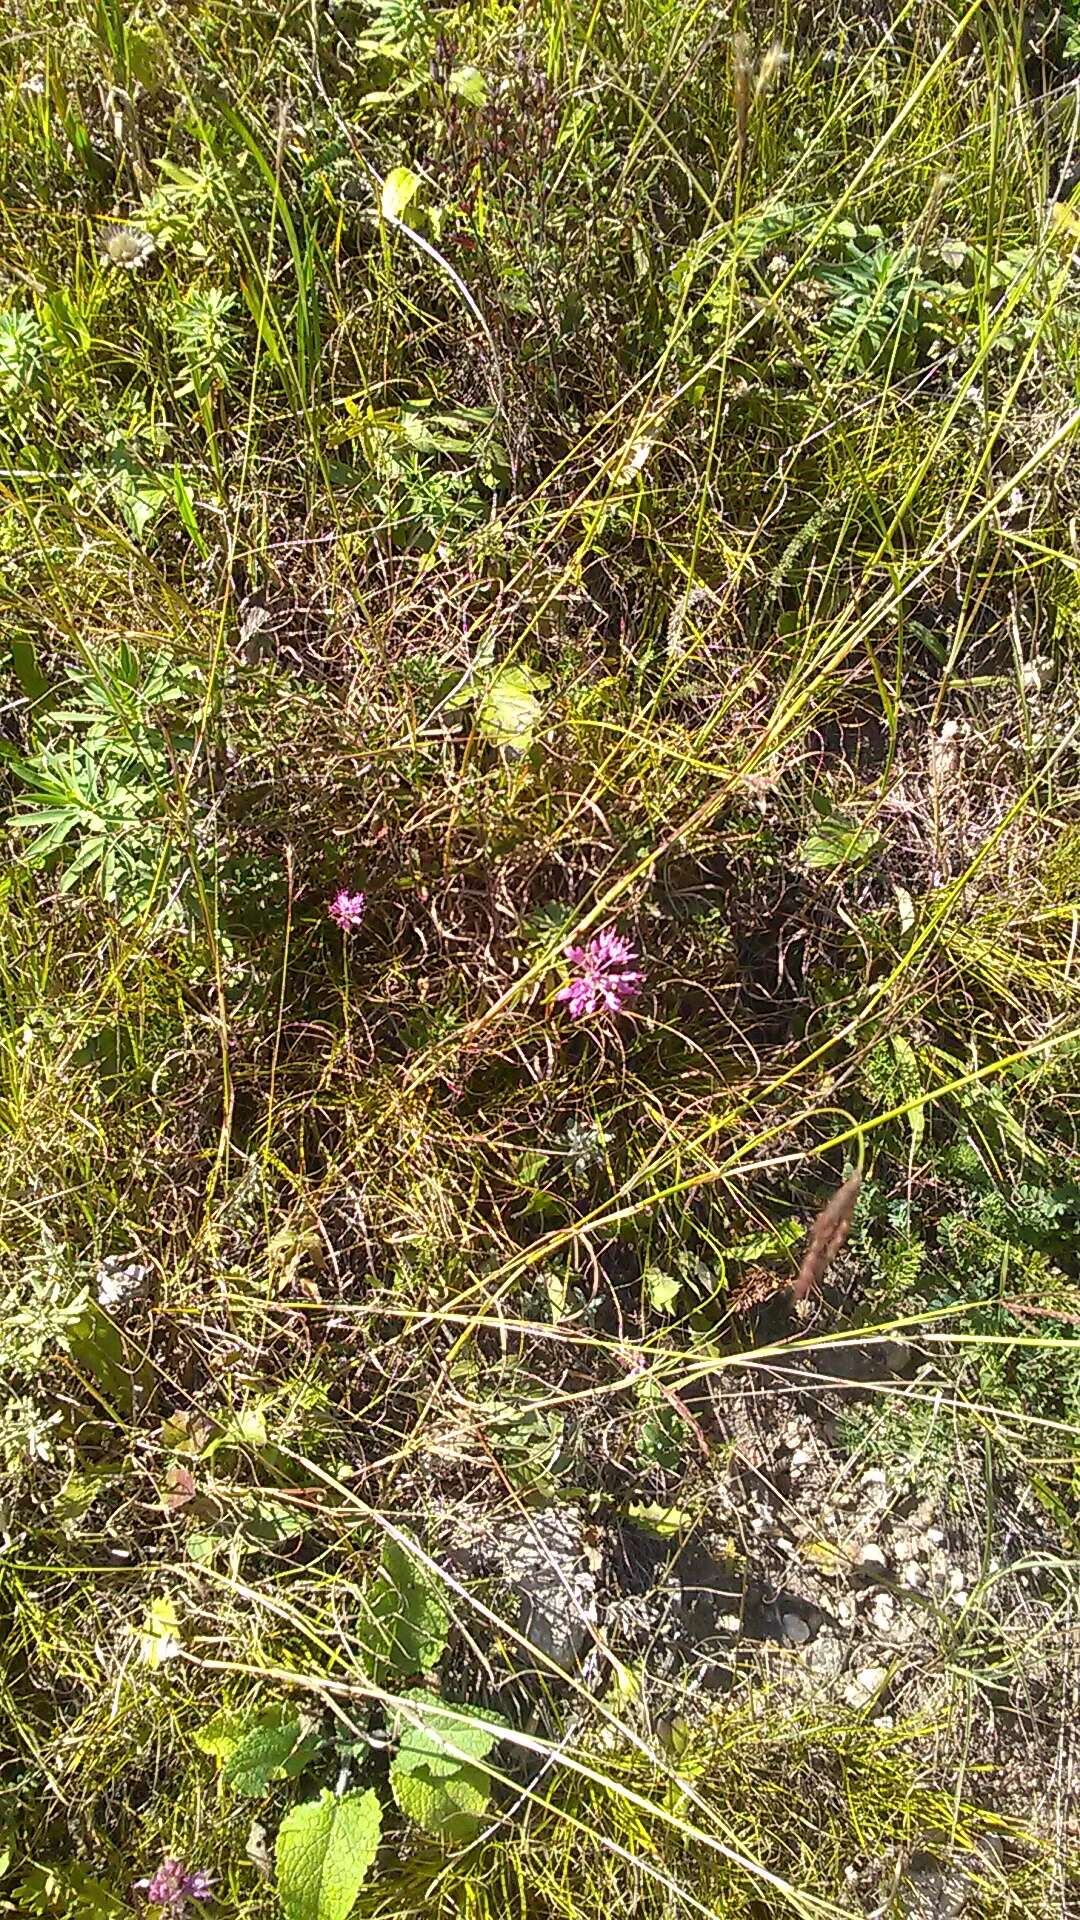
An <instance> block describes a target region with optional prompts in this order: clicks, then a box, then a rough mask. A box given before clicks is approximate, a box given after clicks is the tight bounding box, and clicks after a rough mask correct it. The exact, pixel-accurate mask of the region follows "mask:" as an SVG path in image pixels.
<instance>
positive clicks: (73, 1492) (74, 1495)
mask: <svg viewBox="0 0 1080 1920" xmlns="http://www.w3.org/2000/svg"><path fill="white" fill-rule="evenodd" d="M119 1478H120V1471H119V1469H118V1468H116V1467H109V1466H100V1467H87V1468H86V1469H85V1471H84V1472H81V1473H80V1472H73V1473H69V1474H68V1477H67V1479H66V1480H65V1481H64V1484H63V1486H62V1487H61V1489H60V1491H59V1493H58V1494H57V1496H56V1498H55V1500H54V1501H53V1513H54V1514H55V1515H56V1518H57V1520H58V1521H59V1523H60V1526H61V1527H62V1528H63V1530H64V1532H65V1533H66V1532H68V1531H69V1530H73V1529H74V1528H75V1527H76V1526H77V1525H78V1522H79V1521H80V1520H81V1519H82V1518H83V1516H84V1514H86V1513H88V1512H89V1510H90V1508H91V1507H92V1506H93V1504H94V1501H95V1500H96V1499H97V1497H98V1494H99V1493H101V1492H102V1491H103V1490H104V1488H105V1487H109V1486H112V1484H113V1482H114V1481H116V1480H119Z"/></svg>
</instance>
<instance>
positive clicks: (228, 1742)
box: [193, 1707, 258, 1761]
mask: <svg viewBox="0 0 1080 1920" xmlns="http://www.w3.org/2000/svg"><path fill="white" fill-rule="evenodd" d="M257 1718H258V1714H257V1712H254V1713H253V1712H252V1709H251V1708H250V1707H222V1708H221V1710H220V1712H219V1713H215V1715H214V1717H213V1719H212V1720H208V1721H207V1723H206V1725H205V1727H200V1728H199V1730H198V1732H197V1733H195V1734H194V1735H193V1738H194V1741H195V1745H196V1746H197V1747H198V1749H199V1751H200V1753H209V1754H211V1755H212V1756H213V1758H214V1759H215V1760H223V1761H224V1760H227V1759H228V1758H229V1755H230V1754H231V1753H234V1752H235V1751H236V1748H237V1747H238V1746H239V1745H240V1743H241V1741H242V1740H243V1739H244V1738H245V1737H246V1735H247V1734H248V1733H250V1731H251V1728H252V1725H253V1723H254V1721H255V1720H256V1719H257Z"/></svg>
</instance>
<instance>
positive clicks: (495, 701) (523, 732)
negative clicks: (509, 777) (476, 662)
mask: <svg viewBox="0 0 1080 1920" xmlns="http://www.w3.org/2000/svg"><path fill="white" fill-rule="evenodd" d="M547 684H548V681H547V677H546V676H545V675H544V674H542V673H534V672H533V670H532V668H531V667H525V666H521V665H520V664H518V663H517V662H513V661H511V662H510V663H509V664H508V665H507V666H505V667H501V668H500V669H499V672H498V673H497V674H496V676H495V678H494V680H493V681H492V682H491V684H490V686H489V687H488V689H487V691H486V692H485V694H484V695H483V698H482V699H481V701H480V706H479V711H478V719H479V724H480V731H481V733H482V734H483V735H484V736H485V738H486V739H488V740H490V741H492V742H493V743H494V745H495V746H498V747H513V748H515V749H516V751H517V752H518V753H524V752H525V751H526V750H527V748H528V746H529V744H530V742H531V740H532V734H533V728H534V727H535V725H536V722H537V720H538V719H539V718H540V702H539V700H538V699H537V697H536V696H537V693H539V692H542V691H543V689H544V688H545V687H546V686H547Z"/></svg>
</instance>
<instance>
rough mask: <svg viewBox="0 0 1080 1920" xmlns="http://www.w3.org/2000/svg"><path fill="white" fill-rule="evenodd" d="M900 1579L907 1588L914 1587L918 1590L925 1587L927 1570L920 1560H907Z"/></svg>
mask: <svg viewBox="0 0 1080 1920" xmlns="http://www.w3.org/2000/svg"><path fill="white" fill-rule="evenodd" d="M900 1579H901V1581H902V1582H903V1584H904V1586H905V1587H914V1588H916V1589H918V1588H922V1587H925V1585H926V1568H925V1567H924V1566H923V1564H922V1562H921V1561H920V1560H905V1562H904V1565H903V1567H902V1569H901V1572H900Z"/></svg>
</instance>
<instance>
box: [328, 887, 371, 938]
mask: <svg viewBox="0 0 1080 1920" xmlns="http://www.w3.org/2000/svg"><path fill="white" fill-rule="evenodd" d="M327 912H328V913H329V915H330V918H331V920H333V921H334V923H335V925H336V926H339V927H340V928H341V931H342V933H354V932H355V931H356V929H357V927H358V926H359V925H360V923H361V921H362V920H363V918H364V896H363V894H362V893H350V892H349V890H348V888H347V887H342V889H341V891H340V893H336V894H335V895H334V898H333V899H332V900H331V902H330V905H329V907H328V908H327Z"/></svg>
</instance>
